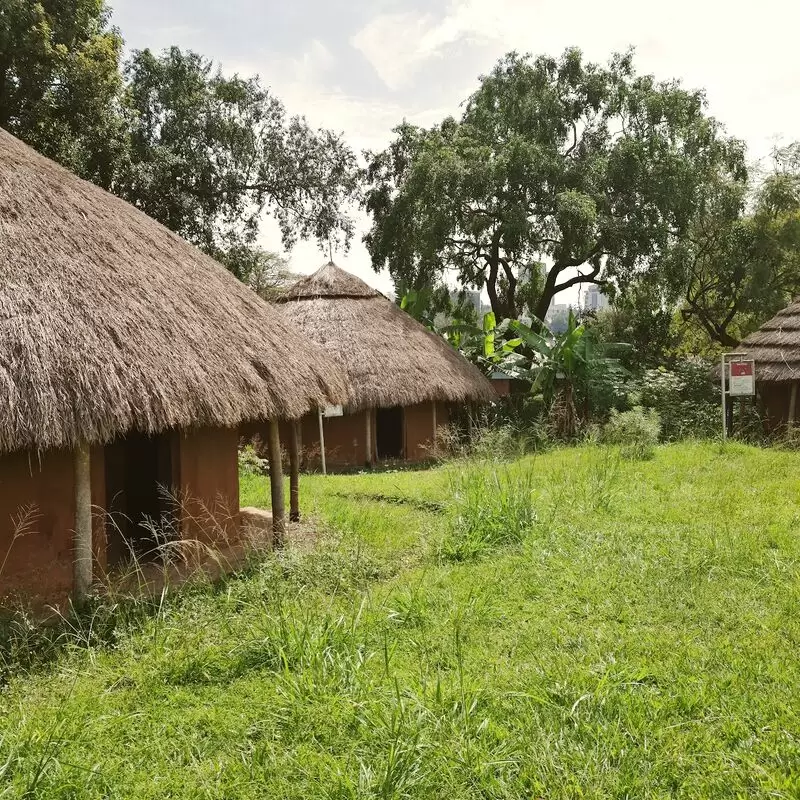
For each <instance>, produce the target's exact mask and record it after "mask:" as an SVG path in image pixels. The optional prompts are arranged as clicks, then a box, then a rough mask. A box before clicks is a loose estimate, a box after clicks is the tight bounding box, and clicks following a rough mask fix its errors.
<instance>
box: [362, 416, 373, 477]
mask: <svg viewBox="0 0 800 800" xmlns="http://www.w3.org/2000/svg"><path fill="white" fill-rule="evenodd" d="M364 415H365V416H366V419H367V430H366V433H367V440H366V441H367V444H366V450H367V466H368V467H371V466H372V461H373V459H372V409H371V408H368V409H367V410H366V411H365V412H364Z"/></svg>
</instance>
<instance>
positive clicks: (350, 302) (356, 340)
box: [277, 263, 497, 467]
mask: <svg viewBox="0 0 800 800" xmlns="http://www.w3.org/2000/svg"><path fill="white" fill-rule="evenodd" d="M277 302H278V303H280V304H281V306H282V309H283V311H284V316H285V318H286V320H287V322H289V323H290V324H292V325H293V326H294V327H295V328H296V329H297V330H298V331H299V332H300V333H301V334H302V336H301V337H300V342H301V343H300V344H299V345H298V346H299V347H302V339H303V338H305V339H307V340H308V341H309V342H312V343H314V344H318V345H321V346H322V348H323V349H324V350H325V351H326V352H327V353H328V354H329V355H330V357H331V360H332V361H333V362H334V363H335V364H337V365H339V366H341V368H342V369H343V371H344V373H345V376H346V378H347V380H348V385H349V393H350V398H349V400H348V402H347V404H346V405H345V407H344V408H343V409H342V415H341V416H328V417H326V418H325V419H324V422H322V421H320V420H319V419H318V418H317V416H316V415H307V416H306V417H304V418H303V422H302V431H301V439H302V449H303V451H304V453H306V458H307V461H308V460H309V456H310V457H311V458H312V459H314V458H315V456H316V458H319V454H320V426H322V427H323V433H324V444H325V448H324V449H325V456H326V462H327V464H331V465H333V466H336V467H353V466H363V465H365V464H372V463H374V462H375V461H378V460H404V461H408V462H414V461H422V460H425V459H426V458H428V457H430V455H431V450H432V445H433V444H434V443H435V440H436V437H437V431H438V430H439V429H440V428H441V427H442V426H444V425H447V423H448V422H449V420H450V413H451V410H452V408H453V407H454V406H458V405H462V404H469V403H490V402H493V401H494V400H496V399H497V395H496V394H495V392H494V389H493V388H492V385H491V384H490V382H489V381H488V380H487V379H486V378H485V377H484V376H483V374H482V373H481V372H480V370H478V369H477V368H476V367H475V366H474V365H473V364H470V363H469V362H468V361H467V360H466V359H465V358H464V357H463V356H462V355H461V354H460V353H459V352H458V351H457V350H455V349H454V348H453V347H452V346H451V345H450V344H448V343H447V342H446V341H445V340H444V339H443V338H442V337H441V336H437V335H436V334H434V333H431V332H430V331H429V330H427V329H426V328H425V327H424V326H423V325H421V324H420V323H419V322H417V321H416V320H415V319H413V318H412V317H411V316H410V315H409V314H407V313H406V312H405V311H402V310H401V309H399V308H398V307H397V306H396V305H395V304H394V303H393V302H392V301H391V300H389V299H387V298H386V297H384V296H383V295H382V294H381V293H380V292H377V291H376V290H375V289H373V288H372V287H370V286H368V285H367V284H366V283H365V282H364V281H362V280H361V279H360V278H357V277H356V276H355V275H352V274H351V273H349V272H346V271H345V270H343V269H340V268H339V267H337V266H336V265H335V264H333V263H329V264H326V265H325V266H323V267H322V268H321V269H319V270H317V272H315V273H313V274H312V275H309V276H308V277H305V278H303V279H301V280H299V281H298V282H297V283H296V284H294V286H292V287H291V288H290V289H289V290H288V291H286V292H285V293H284V294H283V295H282V296H281V297H280V298H279V299H278V301H277Z"/></svg>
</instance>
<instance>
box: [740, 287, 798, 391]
mask: <svg viewBox="0 0 800 800" xmlns="http://www.w3.org/2000/svg"><path fill="white" fill-rule="evenodd" d="M736 349H737V351H738V350H740V351H742V352H746V353H747V354H748V355H749V356H750V357H751V358H753V359H754V360H755V362H756V380H759V381H795V380H800V298H797V299H795V300H794V302H792V303H791V304H790V305H788V306H787V307H786V308H784V309H783V310H782V311H779V312H778V313H777V314H776V315H775V316H774V317H773V318H772V319H771V320H770V321H769V322H765V323H764V324H763V325H762V326H761V327H760V328H759V329H758V330H757V331H756V332H755V333H751V334H750V336H748V337H747V338H746V339H745V340H744V341H743V342H742V344H741V346H740V347H738V348H736Z"/></svg>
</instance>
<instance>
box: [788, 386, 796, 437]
mask: <svg viewBox="0 0 800 800" xmlns="http://www.w3.org/2000/svg"><path fill="white" fill-rule="evenodd" d="M796 418H797V381H792V388H791V390H790V394H789V420H788V427H789V428H794V422H795V419H796Z"/></svg>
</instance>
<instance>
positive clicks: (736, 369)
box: [731, 361, 753, 378]
mask: <svg viewBox="0 0 800 800" xmlns="http://www.w3.org/2000/svg"><path fill="white" fill-rule="evenodd" d="M752 375H753V362H752V361H733V362H731V377H732V378H743V377H745V376H749V377H752Z"/></svg>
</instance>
